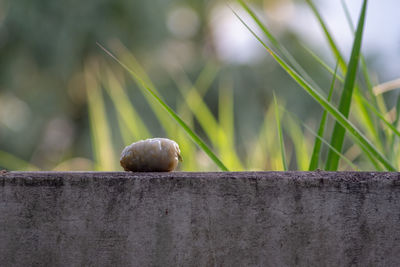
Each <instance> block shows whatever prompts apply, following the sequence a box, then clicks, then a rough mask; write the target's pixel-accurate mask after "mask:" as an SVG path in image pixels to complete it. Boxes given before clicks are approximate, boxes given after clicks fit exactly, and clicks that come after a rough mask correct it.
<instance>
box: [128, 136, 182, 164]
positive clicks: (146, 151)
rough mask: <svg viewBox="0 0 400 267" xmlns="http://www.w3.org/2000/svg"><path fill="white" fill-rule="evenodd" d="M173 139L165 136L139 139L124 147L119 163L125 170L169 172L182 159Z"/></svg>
mask: <svg viewBox="0 0 400 267" xmlns="http://www.w3.org/2000/svg"><path fill="white" fill-rule="evenodd" d="M180 153H181V151H180V150H179V146H178V144H177V143H176V142H175V141H172V140H170V139H166V138H151V139H146V140H141V141H139V142H136V143H132V144H131V145H129V146H127V147H125V148H124V150H123V151H122V153H121V158H120V163H121V166H122V167H123V168H124V170H125V171H133V172H169V171H173V170H174V169H175V168H176V167H177V166H178V162H179V161H182V158H181V155H180Z"/></svg>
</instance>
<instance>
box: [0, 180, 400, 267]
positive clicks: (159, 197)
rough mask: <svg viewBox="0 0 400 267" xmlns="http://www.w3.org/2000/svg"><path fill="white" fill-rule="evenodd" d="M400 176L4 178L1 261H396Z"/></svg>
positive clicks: (167, 263) (370, 263)
mask: <svg viewBox="0 0 400 267" xmlns="http://www.w3.org/2000/svg"><path fill="white" fill-rule="evenodd" d="M399 255H400V175H399V173H355V172H350V173H349V172H344V173H328V172H312V173H310V172H286V173H284V172H246V173H180V172H174V173H141V174H138V173H123V172H119V173H48V172H36V173H23V172H10V173H1V174H0V265H1V266H400V256H399Z"/></svg>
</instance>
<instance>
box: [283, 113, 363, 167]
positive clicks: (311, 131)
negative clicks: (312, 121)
mask: <svg viewBox="0 0 400 267" xmlns="http://www.w3.org/2000/svg"><path fill="white" fill-rule="evenodd" d="M285 112H286V114H289V115H290V116H291V117H293V118H294V120H295V121H299V122H301V124H302V126H303V127H304V128H305V129H306V130H307V131H309V132H310V133H311V134H312V135H313V136H315V138H317V139H319V140H320V141H321V142H322V143H323V144H324V145H326V146H327V147H328V148H330V149H332V150H333V151H335V152H336V153H337V154H338V155H339V156H340V157H341V158H342V159H343V160H344V161H345V162H346V163H347V165H349V166H350V167H351V168H352V169H353V170H356V171H359V170H360V169H359V168H358V167H357V166H356V165H355V164H354V163H353V162H352V161H351V160H350V159H349V158H347V157H346V156H345V155H344V154H343V153H341V152H339V151H337V150H336V149H335V148H334V147H332V146H331V145H330V144H329V142H328V141H326V140H325V139H324V138H323V137H322V136H320V135H318V133H316V132H314V131H313V130H312V129H311V128H310V127H309V126H308V125H307V124H305V123H304V122H302V121H301V120H300V119H299V118H298V117H297V116H296V115H295V114H293V113H292V112H289V111H288V110H285ZM314 170H315V169H314Z"/></svg>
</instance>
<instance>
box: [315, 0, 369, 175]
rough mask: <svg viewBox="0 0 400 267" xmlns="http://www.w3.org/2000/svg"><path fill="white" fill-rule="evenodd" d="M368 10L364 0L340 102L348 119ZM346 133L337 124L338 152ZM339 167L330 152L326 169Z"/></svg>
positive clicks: (334, 140) (333, 142) (334, 143)
mask: <svg viewBox="0 0 400 267" xmlns="http://www.w3.org/2000/svg"><path fill="white" fill-rule="evenodd" d="M307 2H311V1H307ZM366 10H367V0H364V2H363V6H362V10H361V15H360V18H359V20H358V26H357V31H356V36H355V39H354V43H353V48H352V51H351V56H350V62H349V66H348V68H347V72H346V77H345V80H344V86H343V92H342V96H341V98H340V102H339V111H340V112H341V113H342V114H343V115H344V116H345V117H346V118H347V117H348V115H349V112H350V105H351V101H352V97H353V88H354V85H355V81H356V76H357V67H358V61H359V58H360V50H361V41H362V36H363V30H364V22H365V13H366ZM345 131H346V130H345V128H344V127H343V126H342V125H341V124H340V123H339V122H336V123H335V126H334V129H333V133H332V138H331V145H332V146H333V147H334V148H335V149H336V150H338V151H341V150H342V146H343V142H344V135H345ZM338 166H339V157H338V155H337V154H336V153H334V152H333V151H331V150H330V151H329V153H328V158H327V161H326V166H325V169H326V170H330V171H336V170H337V168H338Z"/></svg>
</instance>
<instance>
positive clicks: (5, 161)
mask: <svg viewBox="0 0 400 267" xmlns="http://www.w3.org/2000/svg"><path fill="white" fill-rule="evenodd" d="M2 168H5V169H7V170H9V171H38V170H39V168H38V167H36V166H35V165H33V164H31V163H29V162H27V161H25V160H23V159H21V158H19V157H17V156H15V155H13V154H11V153H8V152H5V151H1V150H0V170H1V169H2Z"/></svg>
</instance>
